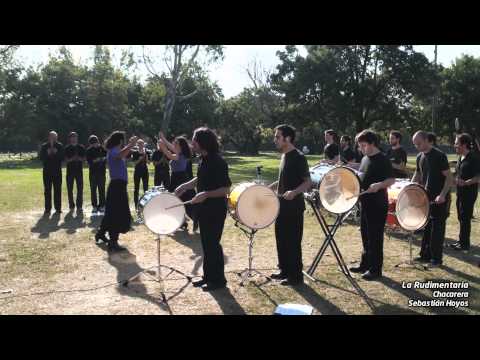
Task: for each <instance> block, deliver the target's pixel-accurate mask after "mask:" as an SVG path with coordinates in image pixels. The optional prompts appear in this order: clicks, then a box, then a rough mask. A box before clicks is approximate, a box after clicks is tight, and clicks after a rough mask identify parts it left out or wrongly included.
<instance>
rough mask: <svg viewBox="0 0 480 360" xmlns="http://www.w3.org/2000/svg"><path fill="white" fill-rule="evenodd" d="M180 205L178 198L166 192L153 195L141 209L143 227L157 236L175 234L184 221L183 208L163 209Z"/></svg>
mask: <svg viewBox="0 0 480 360" xmlns="http://www.w3.org/2000/svg"><path fill="white" fill-rule="evenodd" d="M181 203H182V202H181V200H180V199H179V198H178V197H176V196H175V195H173V194H170V193H167V192H163V193H160V192H159V193H157V194H155V195H153V196H152V197H151V198H150V200H149V201H148V202H147V204H146V205H145V207H144V208H143V219H144V222H145V226H146V227H147V228H148V229H149V230H150V231H151V232H153V233H155V234H158V235H168V234H171V233H173V232H175V231H176V230H177V229H178V228H179V227H180V226H182V224H183V222H184V220H185V206H178V207H176V208H173V209H169V210H165V208H167V207H169V206H173V205H178V204H181Z"/></svg>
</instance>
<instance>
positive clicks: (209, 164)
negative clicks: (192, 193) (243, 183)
mask: <svg viewBox="0 0 480 360" xmlns="http://www.w3.org/2000/svg"><path fill="white" fill-rule="evenodd" d="M231 185H232V182H231V180H230V177H229V176H228V165H227V163H226V162H225V160H224V159H223V158H222V157H221V156H220V155H219V154H212V155H208V156H205V157H202V158H201V160H200V164H199V165H198V169H197V193H199V192H202V191H213V190H216V189H219V188H222V187H230V186H231ZM201 205H202V206H203V207H219V208H221V209H222V210H226V208H227V198H226V197H225V198H221V197H219V198H209V199H207V200H205V201H204V202H203V203H201Z"/></svg>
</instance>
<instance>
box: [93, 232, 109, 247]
mask: <svg viewBox="0 0 480 360" xmlns="http://www.w3.org/2000/svg"><path fill="white" fill-rule="evenodd" d="M109 241H110V240H108V239H107V238H106V236H105V234H103V235H100V234H98V233H97V234H95V244H97V245H98V244H101V243H105V244H108V243H109Z"/></svg>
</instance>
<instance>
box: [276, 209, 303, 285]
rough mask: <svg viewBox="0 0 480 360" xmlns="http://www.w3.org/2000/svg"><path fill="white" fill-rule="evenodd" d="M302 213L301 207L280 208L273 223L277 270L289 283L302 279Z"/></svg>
mask: <svg viewBox="0 0 480 360" xmlns="http://www.w3.org/2000/svg"><path fill="white" fill-rule="evenodd" d="M303 212H304V207H301V206H282V205H281V206H280V213H279V215H278V217H277V220H276V221H275V239H276V242H277V254H278V268H279V269H280V271H281V272H282V273H283V274H285V275H286V276H287V277H288V280H290V281H300V280H302V279H303V273H302V270H303V263H302V237H303Z"/></svg>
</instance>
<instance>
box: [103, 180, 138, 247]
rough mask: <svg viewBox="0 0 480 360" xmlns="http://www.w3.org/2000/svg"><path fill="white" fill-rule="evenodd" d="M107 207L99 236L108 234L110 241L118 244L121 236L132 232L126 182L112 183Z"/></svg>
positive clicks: (112, 181)
mask: <svg viewBox="0 0 480 360" xmlns="http://www.w3.org/2000/svg"><path fill="white" fill-rule="evenodd" d="M105 205H106V206H105V216H104V217H103V219H102V223H101V224H100V229H99V230H98V234H99V235H104V234H105V233H106V232H108V234H109V236H110V240H112V241H113V242H116V241H117V240H118V236H119V234H125V233H127V232H128V231H129V230H130V226H131V223H132V216H131V214H130V207H129V205H128V194H127V182H126V181H123V180H111V181H110V184H109V185H108V189H107V198H106V204H105Z"/></svg>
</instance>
